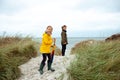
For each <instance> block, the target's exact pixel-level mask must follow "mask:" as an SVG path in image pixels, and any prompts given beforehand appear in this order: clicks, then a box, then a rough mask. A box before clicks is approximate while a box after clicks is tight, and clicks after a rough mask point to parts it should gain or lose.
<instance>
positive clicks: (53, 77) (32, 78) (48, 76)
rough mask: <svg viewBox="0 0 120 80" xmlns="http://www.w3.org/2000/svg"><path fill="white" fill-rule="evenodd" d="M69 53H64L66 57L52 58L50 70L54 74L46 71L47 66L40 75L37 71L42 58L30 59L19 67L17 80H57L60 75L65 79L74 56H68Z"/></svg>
mask: <svg viewBox="0 0 120 80" xmlns="http://www.w3.org/2000/svg"><path fill="white" fill-rule="evenodd" d="M69 53H70V51H67V52H66V56H54V61H53V64H52V68H54V69H55V72H51V71H48V70H47V64H46V65H45V67H44V70H43V71H44V73H43V74H42V75H40V73H39V71H38V69H39V66H40V62H41V60H42V56H38V57H36V58H32V59H30V60H29V61H28V62H27V63H25V64H23V65H21V66H19V68H20V69H21V72H22V75H21V77H20V78H19V79H17V80H57V78H59V77H60V76H61V75H63V74H65V75H64V80H66V78H67V76H66V75H67V74H66V73H67V72H66V68H67V67H68V66H69V63H70V61H71V60H72V59H73V58H74V55H69Z"/></svg>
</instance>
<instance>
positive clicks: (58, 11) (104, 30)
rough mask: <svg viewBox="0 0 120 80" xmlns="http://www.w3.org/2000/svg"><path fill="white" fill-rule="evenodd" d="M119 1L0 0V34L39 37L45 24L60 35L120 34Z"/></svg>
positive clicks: (94, 35)
mask: <svg viewBox="0 0 120 80" xmlns="http://www.w3.org/2000/svg"><path fill="white" fill-rule="evenodd" d="M119 3H120V0H0V34H2V33H3V32H6V33H7V34H12V35H13V34H23V35H31V36H34V37H41V36H42V34H43V32H44V31H45V29H46V27H47V26H48V25H51V26H53V28H54V30H53V36H54V37H60V34H61V26H62V25H64V24H65V25H67V26H68V27H67V33H68V37H107V36H110V35H112V34H115V33H120V5H119Z"/></svg>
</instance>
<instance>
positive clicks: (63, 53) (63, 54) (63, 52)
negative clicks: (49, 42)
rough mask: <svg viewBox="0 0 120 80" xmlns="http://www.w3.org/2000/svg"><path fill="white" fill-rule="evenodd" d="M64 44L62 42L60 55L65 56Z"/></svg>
mask: <svg viewBox="0 0 120 80" xmlns="http://www.w3.org/2000/svg"><path fill="white" fill-rule="evenodd" d="M65 50H66V44H62V56H65Z"/></svg>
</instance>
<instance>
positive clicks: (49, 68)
mask: <svg viewBox="0 0 120 80" xmlns="http://www.w3.org/2000/svg"><path fill="white" fill-rule="evenodd" d="M51 64H52V63H51V62H48V70H51V71H52V72H54V71H55V69H53V68H51Z"/></svg>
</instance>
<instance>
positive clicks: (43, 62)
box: [41, 54, 51, 65]
mask: <svg viewBox="0 0 120 80" xmlns="http://www.w3.org/2000/svg"><path fill="white" fill-rule="evenodd" d="M42 56H43V60H42V62H41V64H43V65H45V62H46V58H47V57H48V61H47V62H48V63H51V55H50V54H42Z"/></svg>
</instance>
